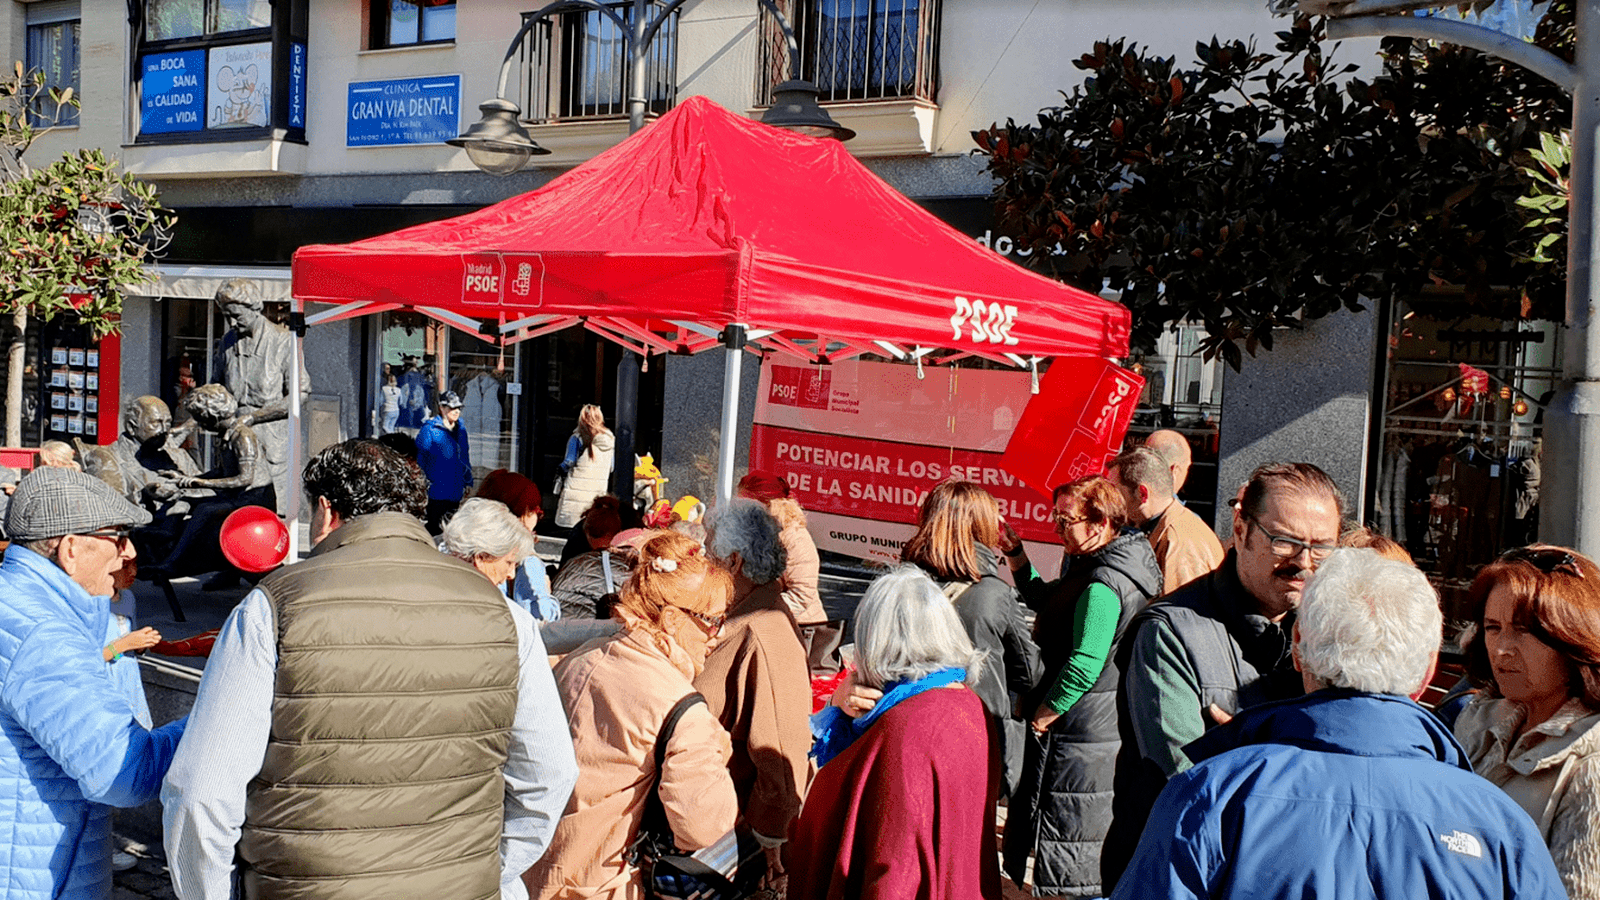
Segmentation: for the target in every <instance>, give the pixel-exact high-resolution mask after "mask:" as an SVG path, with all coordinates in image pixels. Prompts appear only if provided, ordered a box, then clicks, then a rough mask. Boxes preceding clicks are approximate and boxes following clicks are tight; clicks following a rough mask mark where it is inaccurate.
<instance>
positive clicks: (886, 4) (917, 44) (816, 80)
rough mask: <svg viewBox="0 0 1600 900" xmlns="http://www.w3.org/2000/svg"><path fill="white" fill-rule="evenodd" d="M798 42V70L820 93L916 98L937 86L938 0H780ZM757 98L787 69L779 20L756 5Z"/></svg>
mask: <svg viewBox="0 0 1600 900" xmlns="http://www.w3.org/2000/svg"><path fill="white" fill-rule="evenodd" d="M779 5H780V6H781V7H783V8H784V12H785V14H786V16H787V18H788V20H789V22H790V24H791V26H792V28H793V29H794V35H795V40H796V42H797V43H798V44H799V47H800V77H801V78H804V79H805V80H807V81H810V82H811V83H813V84H815V85H816V86H817V87H818V88H819V89H820V90H821V91H822V97H821V99H822V101H823V102H824V103H826V102H829V101H844V100H887V99H920V100H927V101H929V102H932V101H934V100H935V99H937V98H936V96H935V95H936V93H937V91H938V84H939V69H938V47H939V0H779ZM762 20H763V21H762V34H763V39H762V42H761V66H760V69H759V71H760V72H761V73H762V83H761V84H760V85H758V88H759V95H760V98H761V102H762V103H770V102H772V89H773V88H774V87H776V86H777V85H778V84H780V83H781V82H784V81H787V80H788V79H789V75H790V71H791V70H790V65H789V45H788V42H787V40H786V39H785V38H784V34H783V28H782V26H781V25H780V24H779V22H778V20H777V19H776V18H775V17H774V16H772V15H771V14H770V13H768V12H765V11H763V13H762Z"/></svg>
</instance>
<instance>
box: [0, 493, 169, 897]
mask: <svg viewBox="0 0 1600 900" xmlns="http://www.w3.org/2000/svg"><path fill="white" fill-rule="evenodd" d="M149 522H150V514H149V513H147V512H145V511H144V510H142V509H140V508H139V507H137V506H134V505H133V504H131V503H129V502H128V501H127V500H126V499H124V498H123V497H122V496H121V495H120V494H118V493H117V492H116V491H114V490H112V489H111V487H110V486H109V485H107V484H106V483H105V482H103V481H101V480H100V479H98V478H95V477H93V476H91V475H86V474H84V473H82V472H79V471H77V470H75V469H58V468H41V469H38V470H35V471H34V472H33V473H32V474H30V475H28V476H27V477H25V478H23V479H22V482H21V483H20V484H19V485H17V490H16V493H15V494H14V495H13V496H12V499H11V508H10V509H9V510H8V511H7V513H6V533H7V534H8V535H10V537H11V541H12V543H11V547H10V548H9V549H7V550H6V554H5V560H4V562H0V731H3V732H4V734H5V740H3V741H0V784H3V785H5V790H4V791H0V821H3V822H5V823H7V828H6V829H5V831H4V834H5V837H3V838H0V842H3V843H0V884H3V885H5V886H6V896H7V897H17V898H41V900H42V898H85V900H87V898H96V900H99V898H105V897H109V896H111V853H112V842H111V807H113V806H123V807H130V806H139V805H140V804H143V803H148V802H149V801H151V800H154V799H155V798H156V797H157V795H158V794H159V792H160V790H161V779H162V776H164V775H165V774H166V771H167V766H168V764H169V763H170V762H171V761H172V754H173V750H174V748H176V746H177V744H178V738H179V737H180V736H182V734H183V728H184V720H179V721H177V722H173V723H172V724H170V725H165V726H163V727H161V728H158V729H156V730H154V731H150V730H147V729H146V728H145V727H144V726H143V725H140V724H139V722H138V720H137V719H135V717H134V711H133V708H132V707H131V706H130V705H129V701H128V699H127V697H126V695H125V694H124V693H123V691H122V690H121V689H119V688H118V687H117V685H116V684H115V683H114V682H113V681H112V680H111V674H110V667H109V666H107V665H106V662H105V659H104V657H103V656H102V655H101V651H102V647H101V645H102V644H103V642H104V638H105V635H106V628H107V624H108V620H109V619H110V616H111V607H110V597H111V595H112V594H113V592H114V590H113V586H112V581H113V578H114V576H115V575H116V573H117V572H119V571H120V570H121V569H122V567H123V564H124V563H125V562H127V561H128V560H130V559H132V558H133V555H134V549H133V544H132V542H130V541H129V540H128V533H129V531H130V530H131V529H132V528H134V527H135V526H139V525H146V524H149Z"/></svg>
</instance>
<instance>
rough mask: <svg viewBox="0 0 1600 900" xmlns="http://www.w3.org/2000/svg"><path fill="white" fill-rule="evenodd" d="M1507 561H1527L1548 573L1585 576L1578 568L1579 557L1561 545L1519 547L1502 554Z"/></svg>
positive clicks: (1502, 557) (1501, 556)
mask: <svg viewBox="0 0 1600 900" xmlns="http://www.w3.org/2000/svg"><path fill="white" fill-rule="evenodd" d="M1500 558H1501V559H1503V560H1505V561H1507V562H1525V563H1527V564H1528V565H1530V566H1533V567H1534V568H1535V569H1538V570H1539V571H1541V572H1543V573H1544V574H1546V575H1551V574H1554V573H1556V572H1560V573H1561V574H1563V575H1572V576H1575V577H1577V578H1582V577H1583V570H1582V569H1580V568H1578V557H1577V555H1576V554H1573V553H1570V552H1568V551H1566V550H1563V549H1561V548H1560V547H1518V548H1516V549H1515V550H1507V551H1506V552H1505V553H1503V554H1501V555H1500Z"/></svg>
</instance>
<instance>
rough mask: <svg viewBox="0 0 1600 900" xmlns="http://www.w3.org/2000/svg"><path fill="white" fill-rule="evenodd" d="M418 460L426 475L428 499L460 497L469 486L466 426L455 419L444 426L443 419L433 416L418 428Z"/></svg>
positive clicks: (453, 498)
mask: <svg viewBox="0 0 1600 900" xmlns="http://www.w3.org/2000/svg"><path fill="white" fill-rule="evenodd" d="M417 464H418V465H420V466H421V467H422V473H423V474H424V475H427V476H428V499H429V500H460V499H461V495H462V494H465V493H466V491H467V488H469V487H471V486H472V454H471V452H470V449H469V447H468V445H467V426H466V425H465V424H464V423H463V422H462V421H461V420H460V419H457V420H456V427H454V428H446V427H444V419H442V418H440V417H439V416H434V417H433V418H431V419H429V420H428V421H426V422H423V423H422V430H421V431H418V432H417Z"/></svg>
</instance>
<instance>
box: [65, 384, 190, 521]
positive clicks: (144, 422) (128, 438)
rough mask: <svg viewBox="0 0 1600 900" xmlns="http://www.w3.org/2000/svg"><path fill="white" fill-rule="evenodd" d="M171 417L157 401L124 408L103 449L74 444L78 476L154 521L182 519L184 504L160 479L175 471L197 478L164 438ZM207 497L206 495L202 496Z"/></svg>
mask: <svg viewBox="0 0 1600 900" xmlns="http://www.w3.org/2000/svg"><path fill="white" fill-rule="evenodd" d="M171 426H172V412H171V410H169V409H168V408H167V404H166V403H165V402H164V401H162V399H161V398H160V397H155V396H151V395H150V394H145V395H144V396H142V397H135V398H133V399H132V400H129V401H128V402H127V405H126V406H124V407H123V410H122V433H121V434H120V435H118V436H117V439H116V441H114V442H112V443H110V444H107V445H105V446H103V447H97V446H92V445H88V444H84V443H83V441H82V439H79V440H78V456H79V457H80V458H82V459H83V467H84V471H86V472H88V473H89V474H90V475H93V476H95V477H96V478H99V479H100V480H101V481H104V482H105V483H106V484H108V485H110V486H111V489H112V490H114V491H117V492H119V493H121V494H122V495H123V496H124V497H127V498H128V502H129V503H134V504H139V505H142V506H144V507H145V508H147V509H149V510H150V511H151V512H153V513H156V514H158V515H182V514H184V513H187V512H188V511H189V504H188V503H187V502H186V501H184V500H182V499H179V498H178V492H177V488H176V487H174V486H173V485H172V483H171V482H170V481H168V480H167V479H165V478H164V477H163V476H162V475H161V473H162V472H163V471H167V470H177V471H178V472H180V473H181V474H184V475H194V474H198V473H199V471H200V467H199V466H197V465H195V462H194V458H193V457H191V456H190V455H189V454H188V453H187V452H186V451H184V450H183V449H182V448H181V447H179V446H178V445H177V443H176V441H177V440H178V438H177V437H176V436H174V435H171V434H169V433H168V429H169V428H170V427H171ZM208 493H209V492H208Z"/></svg>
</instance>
